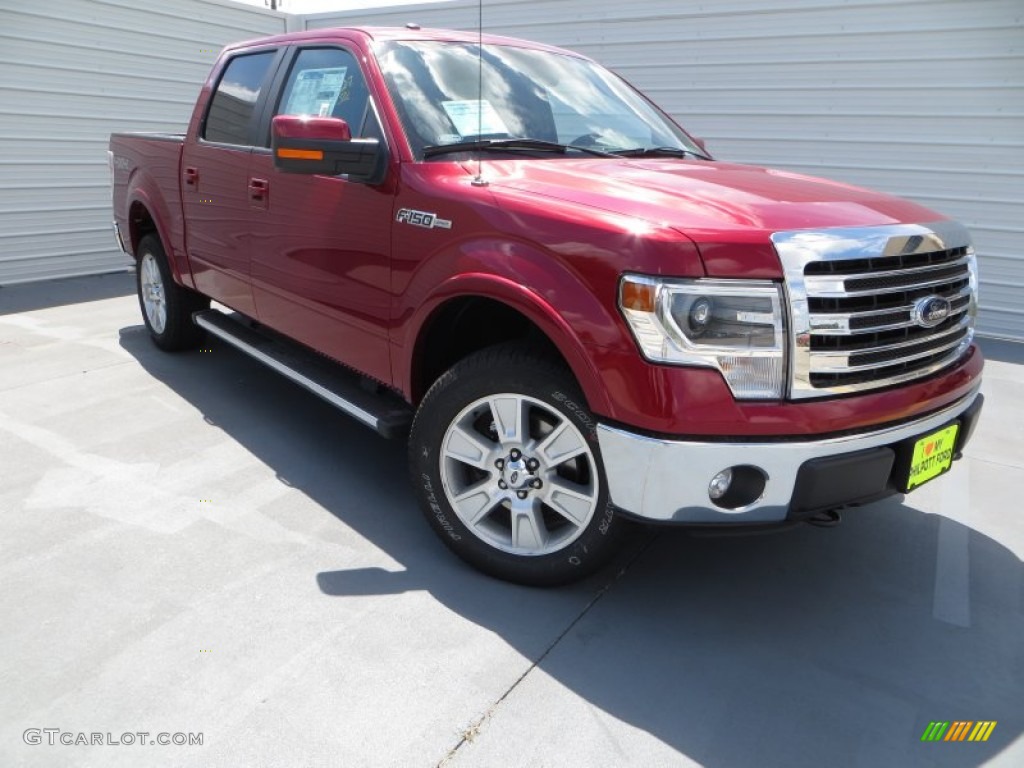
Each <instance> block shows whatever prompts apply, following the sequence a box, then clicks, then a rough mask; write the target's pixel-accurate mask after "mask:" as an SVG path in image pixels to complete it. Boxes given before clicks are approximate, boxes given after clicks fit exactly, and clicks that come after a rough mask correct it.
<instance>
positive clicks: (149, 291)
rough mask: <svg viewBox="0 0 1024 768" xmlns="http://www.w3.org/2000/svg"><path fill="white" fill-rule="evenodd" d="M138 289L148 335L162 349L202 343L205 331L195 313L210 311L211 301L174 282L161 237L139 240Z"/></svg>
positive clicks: (185, 347) (169, 349)
mask: <svg viewBox="0 0 1024 768" xmlns="http://www.w3.org/2000/svg"><path fill="white" fill-rule="evenodd" d="M136 255H137V256H138V264H137V269H136V270H135V288H136V291H137V293H138V297H139V309H141V310H142V320H143V322H144V323H145V324H146V330H148V331H149V336H150V338H151V339H152V340H153V343H154V344H156V345H157V346H158V347H160V349H163V350H166V351H168V352H174V351H177V350H182V349H192V348H194V347H196V346H198V345H199V343H200V342H201V341H202V340H203V336H204V334H203V330H202V329H201V328H199V327H198V326H197V325H196V324H195V323H193V322H192V313H193V312H198V311H200V310H203V309H208V308H209V306H210V300H209V299H208V298H207V297H205V296H202V295H200V294H198V293H196V292H195V291H192V290H189V289H188V288H185V287H183V286H180V285H178V284H177V283H175V282H174V278H173V277H172V276H171V269H170V267H169V266H168V264H167V254H166V253H164V247H163V245H162V244H161V242H160V238H159V237H157V236H156V235H146V236H145V237H143V238H142V240H140V241H139V247H138V249H137V251H136Z"/></svg>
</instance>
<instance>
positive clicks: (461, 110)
mask: <svg viewBox="0 0 1024 768" xmlns="http://www.w3.org/2000/svg"><path fill="white" fill-rule="evenodd" d="M441 106H442V107H444V111H445V112H447V113H448V117H449V119H451V121H452V124H453V125H454V126H455V130H456V131H458V132H459V133H460V134H461V135H463V136H487V135H490V134H495V133H499V134H504V135H506V136H508V135H509V131H508V126H507V125H505V121H504V120H502V119H501V115H499V114H498V112H497V110H496V109H495V108H494V106H493V105H492V104H491V102H489V101H488V100H487V99H484V100H483V101H477V100H476V99H472V100H465V101H442V102H441ZM481 107H482V108H481Z"/></svg>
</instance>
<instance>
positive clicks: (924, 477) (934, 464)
mask: <svg viewBox="0 0 1024 768" xmlns="http://www.w3.org/2000/svg"><path fill="white" fill-rule="evenodd" d="M959 429H960V425H959V424H953V425H952V426H949V427H945V428H944V429H940V430H939V431H938V432H932V433H931V434H930V435H928V436H926V437H922V438H921V439H920V440H918V441H917V442H916V443H914V455H913V457H912V458H911V460H910V477H909V479H908V480H907V490H908V491H909V490H912V489H913V488H916V487H917V486H919V485H922V484H924V483H927V482H928V481H929V480H933V479H935V478H936V477H938V476H939V475H941V474H942V473H943V472H945V471H946V470H947V469H949V468H950V466H951V465H952V464H953V448H954V447H955V446H956V433H957V432H958V431H959Z"/></svg>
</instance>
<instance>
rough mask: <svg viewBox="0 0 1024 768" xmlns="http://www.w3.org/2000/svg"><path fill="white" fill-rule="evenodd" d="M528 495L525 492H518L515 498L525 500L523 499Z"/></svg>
mask: <svg viewBox="0 0 1024 768" xmlns="http://www.w3.org/2000/svg"><path fill="white" fill-rule="evenodd" d="M529 495H530V494H529V493H527V492H526V491H519V492H518V493H517V494H516V496H518V497H519V498H520V499H525V498H526V497H527V496H529Z"/></svg>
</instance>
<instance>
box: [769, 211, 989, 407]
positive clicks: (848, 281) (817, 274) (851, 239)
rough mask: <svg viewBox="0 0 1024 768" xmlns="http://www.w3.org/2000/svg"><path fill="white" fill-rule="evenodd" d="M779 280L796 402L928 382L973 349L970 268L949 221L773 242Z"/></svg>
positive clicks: (963, 243)
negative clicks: (785, 309)
mask: <svg viewBox="0 0 1024 768" xmlns="http://www.w3.org/2000/svg"><path fill="white" fill-rule="evenodd" d="M772 241H773V242H774V244H775V249H776V251H777V252H778V254H779V258H780V259H781V260H782V265H783V269H784V271H785V275H786V291H787V293H788V296H789V307H790V323H789V330H790V349H791V350H792V353H793V354H792V357H791V365H790V369H791V375H790V396H791V397H793V398H806V397H821V396H825V395H835V394H844V393H849V392H858V391H862V390H867V389H874V388H878V387H884V386H889V385H892V384H898V383H902V382H905V381H909V380H912V379H916V378H921V377H923V376H927V375H929V374H931V373H934V372H935V371H938V370H940V369H941V368H943V367H945V366H947V365H949V364H951V363H953V362H954V361H956V360H957V359H958V358H959V357H960V356H961V355H962V354H963V353H964V351H965V350H966V348H967V347H968V346H969V345H970V343H971V340H972V338H973V335H974V317H975V313H976V309H977V264H976V260H975V256H974V251H973V249H972V248H971V247H970V241H969V237H968V234H967V231H966V230H965V229H964V228H963V227H962V226H960V225H959V224H956V223H955V222H948V221H943V222H938V223H934V224H929V225H895V226H883V227H859V228H846V229H825V230H798V231H793V232H778V233H776V234H774V235H773V236H772Z"/></svg>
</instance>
